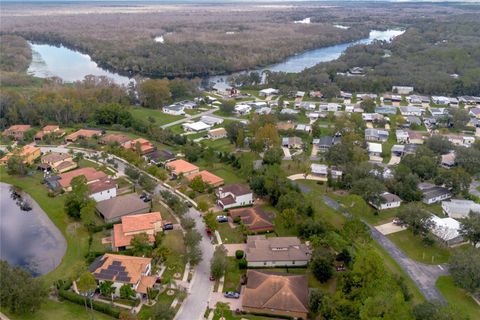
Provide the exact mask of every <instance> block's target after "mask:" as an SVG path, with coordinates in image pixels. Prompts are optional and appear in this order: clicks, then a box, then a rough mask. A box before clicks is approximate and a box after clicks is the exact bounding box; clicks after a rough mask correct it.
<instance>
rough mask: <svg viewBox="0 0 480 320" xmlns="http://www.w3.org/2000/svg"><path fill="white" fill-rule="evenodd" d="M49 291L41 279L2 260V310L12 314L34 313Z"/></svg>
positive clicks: (0, 283)
mask: <svg viewBox="0 0 480 320" xmlns="http://www.w3.org/2000/svg"><path fill="white" fill-rule="evenodd" d="M47 294H48V293H47V290H46V287H45V285H44V284H43V282H42V280H41V279H40V278H33V277H32V275H31V274H30V273H29V272H28V271H26V270H25V269H22V268H20V267H13V266H10V265H9V264H8V262H6V261H4V260H0V301H1V303H2V308H5V309H7V310H8V311H10V312H11V313H15V314H22V313H29V314H31V313H34V312H36V311H37V310H38V309H39V308H40V306H41V304H42V303H43V302H44V301H45V298H46V297H47Z"/></svg>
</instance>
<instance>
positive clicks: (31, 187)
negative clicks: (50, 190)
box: [0, 167, 88, 285]
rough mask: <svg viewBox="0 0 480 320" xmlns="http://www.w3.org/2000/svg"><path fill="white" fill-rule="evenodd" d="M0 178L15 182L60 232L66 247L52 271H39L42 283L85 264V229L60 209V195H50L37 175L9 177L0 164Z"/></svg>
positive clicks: (65, 275)
mask: <svg viewBox="0 0 480 320" xmlns="http://www.w3.org/2000/svg"><path fill="white" fill-rule="evenodd" d="M0 181H2V182H5V183H9V184H12V185H15V186H18V187H20V188H22V189H23V191H25V192H26V193H28V194H29V195H30V196H32V198H33V199H34V200H35V201H36V202H37V203H38V204H39V205H40V207H41V208H42V209H43V210H44V211H45V213H46V214H47V215H48V217H49V218H50V219H51V220H52V222H53V223H54V224H55V225H56V226H57V228H58V229H59V230H60V231H61V232H62V234H63V236H64V237H65V239H66V241H67V251H66V252H65V255H64V257H63V259H62V262H61V263H60V265H59V266H58V267H57V268H56V269H55V270H53V271H52V272H50V273H48V274H46V275H43V276H42V278H43V279H44V280H45V282H46V284H48V285H51V284H52V282H53V281H54V280H57V279H68V278H73V277H74V276H76V275H77V274H78V272H79V270H82V269H83V268H85V258H84V256H85V254H86V253H87V252H88V232H87V230H86V229H85V227H84V226H83V225H82V224H81V223H78V222H74V221H73V220H72V219H70V218H69V217H68V216H67V215H66V214H65V212H64V210H63V207H64V196H57V197H55V198H50V197H48V195H47V189H46V188H45V186H43V185H42V184H41V183H40V181H41V177H40V175H38V174H37V175H34V176H27V177H12V176H10V175H8V174H7V173H6V171H5V167H0Z"/></svg>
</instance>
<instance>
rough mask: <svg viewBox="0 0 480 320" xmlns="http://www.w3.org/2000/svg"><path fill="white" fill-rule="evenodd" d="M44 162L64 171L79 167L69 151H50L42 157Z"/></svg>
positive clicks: (58, 170)
mask: <svg viewBox="0 0 480 320" xmlns="http://www.w3.org/2000/svg"><path fill="white" fill-rule="evenodd" d="M41 162H42V164H44V165H47V166H49V167H50V169H52V170H53V171H56V172H58V173H63V172H66V171H69V170H72V169H75V168H76V167H77V163H76V162H75V161H73V158H72V156H71V155H70V154H68V153H60V152H49V153H47V154H45V155H44V156H43V157H42V160H41Z"/></svg>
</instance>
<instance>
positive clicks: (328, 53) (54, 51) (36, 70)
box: [28, 29, 404, 84]
mask: <svg viewBox="0 0 480 320" xmlns="http://www.w3.org/2000/svg"><path fill="white" fill-rule="evenodd" d="M403 32H404V30H395V29H389V30H385V31H377V30H372V31H371V32H370V34H369V37H368V38H365V39H360V40H358V41H353V42H348V43H342V44H338V45H334V46H329V47H323V48H318V49H313V50H309V51H305V52H303V53H300V54H297V55H294V56H292V57H289V58H287V59H285V60H284V61H283V62H280V63H277V64H273V65H270V66H268V67H266V68H263V69H260V70H252V71H258V72H262V71H265V70H270V71H283V72H293V73H297V72H301V71H302V70H304V69H306V68H310V67H313V66H314V65H316V64H318V63H321V62H328V61H332V60H335V59H338V57H340V55H341V54H342V53H343V52H344V51H345V50H346V49H347V48H348V47H350V46H352V45H356V44H369V43H371V42H373V41H374V40H385V41H390V40H391V39H393V38H394V37H396V36H399V35H401V34H402V33H403ZM30 45H31V47H32V51H33V58H32V63H31V64H30V67H29V68H28V72H29V73H30V74H32V75H34V76H36V77H40V78H46V77H51V76H57V77H60V78H62V79H63V80H64V81H66V82H74V81H80V80H83V79H84V77H85V76H86V75H89V74H91V75H95V76H107V77H109V78H112V79H113V80H114V81H115V82H116V83H118V84H128V83H129V82H130V81H132V79H129V78H128V77H125V76H121V75H119V74H116V73H114V72H110V71H108V70H105V69H102V68H100V67H99V66H98V65H97V64H96V63H95V62H94V61H92V59H91V58H90V56H88V55H86V54H82V53H79V52H77V51H73V50H70V49H68V48H66V47H63V46H60V47H55V46H51V45H47V44H36V43H30ZM244 72H250V71H244ZM226 77H227V76H213V77H210V78H208V80H209V81H210V82H216V83H221V82H224V81H225V78H226Z"/></svg>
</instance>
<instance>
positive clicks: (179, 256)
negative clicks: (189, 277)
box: [162, 230, 185, 279]
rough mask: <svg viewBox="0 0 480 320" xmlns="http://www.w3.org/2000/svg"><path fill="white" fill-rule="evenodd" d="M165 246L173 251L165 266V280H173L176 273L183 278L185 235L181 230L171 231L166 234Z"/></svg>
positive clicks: (163, 276)
mask: <svg viewBox="0 0 480 320" xmlns="http://www.w3.org/2000/svg"><path fill="white" fill-rule="evenodd" d="M163 245H164V246H165V247H167V248H169V249H170V250H171V252H170V254H169V255H168V257H167V261H166V262H165V266H166V267H167V268H166V269H165V271H164V273H163V275H162V278H163V279H172V278H173V276H174V274H175V273H180V274H181V276H183V272H184V270H185V262H184V259H183V257H184V254H185V243H184V241H183V233H182V231H181V230H170V231H167V232H165V238H164V239H163Z"/></svg>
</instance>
